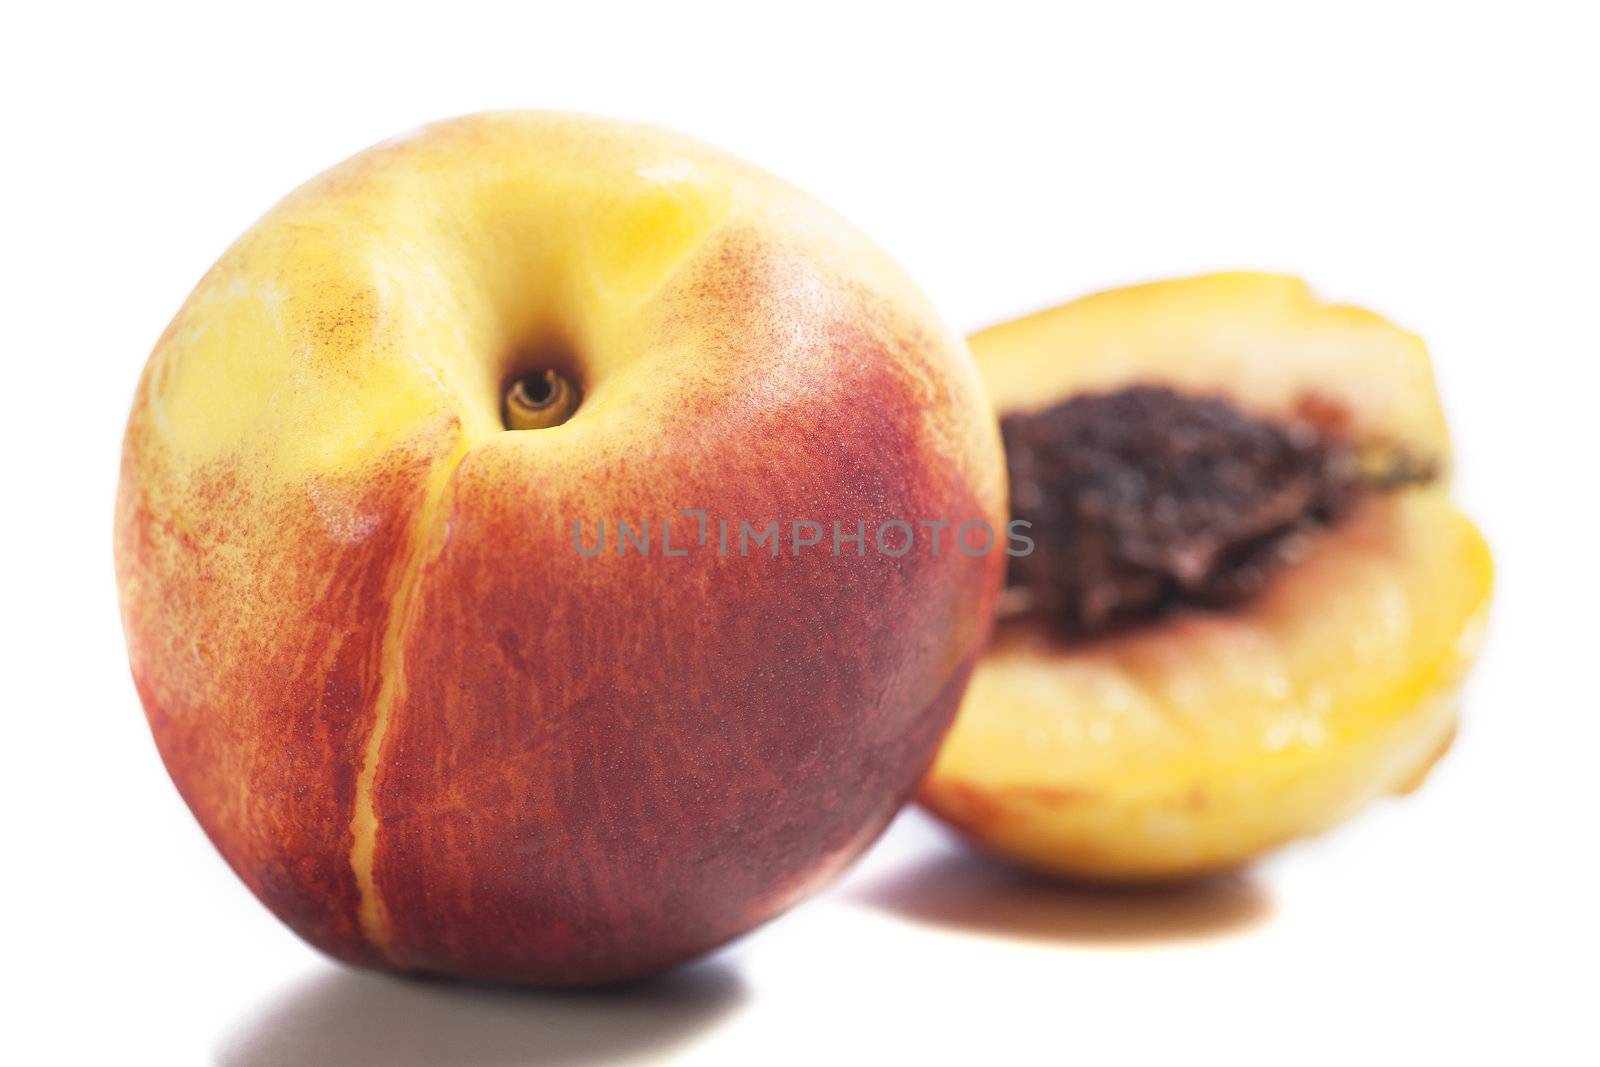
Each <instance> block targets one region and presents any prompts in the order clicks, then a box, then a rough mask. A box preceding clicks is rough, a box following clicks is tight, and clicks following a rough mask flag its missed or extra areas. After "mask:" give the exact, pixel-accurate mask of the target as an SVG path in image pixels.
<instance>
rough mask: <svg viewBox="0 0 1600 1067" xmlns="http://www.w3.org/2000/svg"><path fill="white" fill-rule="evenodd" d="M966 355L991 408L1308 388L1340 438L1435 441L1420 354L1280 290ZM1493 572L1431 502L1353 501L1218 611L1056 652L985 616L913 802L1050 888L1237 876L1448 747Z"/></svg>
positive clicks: (1175, 296)
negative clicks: (1332, 411) (1242, 599)
mask: <svg viewBox="0 0 1600 1067" xmlns="http://www.w3.org/2000/svg"><path fill="white" fill-rule="evenodd" d="M1186 324H1188V327H1189V328H1188V329H1186ZM1191 333H1192V334H1193V335H1194V336H1195V337H1196V338H1198V339H1200V340H1199V343H1198V344H1197V345H1196V346H1195V347H1194V348H1192V349H1191V348H1186V347H1185V345H1184V338H1185V336H1186V335H1188V334H1191ZM1224 342H1226V343H1224ZM973 347H974V351H975V353H976V354H977V356H978V359H979V364H980V368H981V369H982V370H983V372H984V373H985V376H986V380H987V381H988V382H989V384H990V386H991V389H992V391H993V392H994V393H995V395H996V398H997V401H998V403H999V405H1000V406H1001V410H1002V411H1005V410H1016V409H1018V408H1039V407H1045V406H1048V405H1049V404H1052V403H1054V402H1056V401H1057V400H1059V399H1062V398H1063V397H1064V396H1066V395H1069V394H1071V393H1074V392H1079V391H1083V390H1088V389H1094V388H1116V387H1118V386H1121V385H1127V384H1130V383H1132V382H1163V383H1166V384H1174V385H1180V386H1182V387H1185V388H1189V389H1191V390H1196V391H1203V392H1214V393H1222V394H1224V395H1228V396H1230V397H1231V398H1234V399H1235V400H1237V401H1238V402H1239V403H1240V404H1241V405H1242V406H1244V407H1246V408H1247V409H1249V410H1253V411H1258V412H1269V413H1270V412H1273V411H1279V410H1285V409H1287V408H1290V407H1292V406H1293V405H1294V404H1295V403H1296V402H1297V400H1298V398H1299V396H1300V395H1301V394H1303V393H1305V392H1307V391H1313V392H1315V393H1317V394H1318V395H1319V396H1321V397H1323V398H1325V399H1333V400H1335V401H1338V400H1340V399H1342V400H1344V401H1345V402H1348V403H1349V404H1351V405H1352V415H1353V421H1352V425H1353V426H1354V427H1355V428H1356V429H1355V432H1356V433H1357V434H1358V435H1359V434H1361V433H1363V432H1365V433H1367V434H1373V435H1379V434H1381V435H1384V436H1392V437H1393V438H1394V439H1396V440H1400V441H1402V442H1404V443H1405V444H1406V445H1407V446H1409V447H1412V448H1415V449H1417V450H1419V451H1423V452H1426V453H1428V454H1431V455H1438V456H1440V457H1441V458H1442V455H1443V453H1444V451H1445V449H1446V447H1447V441H1446V438H1445V432H1444V426H1443V421H1442V419H1441V418H1440V416H1439V408H1438V403H1437V400H1436V398H1435V396H1434V393H1433V389H1432V384H1431V374H1430V372H1429V370H1428V364H1427V356H1426V352H1425V350H1424V349H1423V348H1422V347H1421V344H1420V342H1418V341H1417V340H1416V338H1414V337H1412V336H1411V335H1409V334H1405V333H1403V332H1402V331H1399V330H1397V329H1395V328H1393V327H1389V326H1387V325H1386V324H1384V323H1383V322H1382V320H1380V319H1376V317H1374V316H1370V315H1367V314H1366V313H1363V312H1357V311H1354V310H1353V309H1348V308H1339V307H1327V306H1324V305H1320V304H1317V303H1316V302H1315V300H1314V298H1312V297H1311V296H1310V294H1309V292H1308V291H1307V290H1306V289H1305V287H1304V286H1303V285H1301V284H1300V283H1298V282H1295V281H1293V280H1292V279H1282V278H1275V277H1271V276H1263V275H1222V276H1214V277H1210V278H1201V279H1195V280H1193V281H1190V282H1177V283H1163V284H1161V285H1155V286H1144V287H1140V288H1139V289H1135V290H1124V291H1121V292H1118V293H1111V294H1105V295H1102V296H1100V297H1094V298H1090V299H1089V300H1086V301H1082V302H1080V303H1079V304H1073V305H1067V306H1066V307H1065V308H1060V309H1056V310H1055V311H1053V312H1046V313H1044V314H1043V315H1040V316H1035V317H1033V318H1032V319H1025V320H1022V321H1020V322H1018V323H1012V324H1008V325H1006V326H1002V327H998V328H997V329H995V330H992V331H988V332H986V333H984V334H980V335H978V336H977V337H975V338H974V339H973ZM1190 352H1193V353H1195V355H1194V357H1193V358H1190V356H1189V353H1190ZM1275 353H1276V355H1275ZM1030 367H1033V368H1037V373H1036V374H1035V375H1034V376H1033V378H1032V384H1031V385H1030V384H1029V368H1030ZM1358 372H1359V373H1361V374H1364V375H1366V377H1365V378H1364V379H1363V380H1360V381H1354V382H1352V381H1346V380H1345V377H1343V376H1344V375H1351V374H1356V373H1358ZM1324 374H1327V375H1332V376H1331V377H1329V378H1327V379H1324V378H1322V377H1319V375H1324ZM1274 376H1276V377H1274ZM1380 399H1381V401H1382V402H1381V403H1380V402H1378V401H1379V400H1380ZM1364 402H1365V406H1361V405H1362V404H1363V403H1364ZM1491 575H1492V566H1491V561H1490V557H1489V553H1488V549H1487V547H1486V546H1485V544H1484V542H1483V540H1482V538H1481V537H1480V536H1479V535H1478V533H1477V531H1476V529H1475V528H1474V527H1473V525H1472V524H1471V522H1470V521H1468V520H1467V519H1466V518H1465V517H1463V516H1462V515H1460V514H1459V513H1458V512H1457V511H1456V510H1455V509H1454V508H1453V507H1452V505H1451V504H1450V502H1449V499H1448V497H1447V495H1446V489H1445V487H1444V486H1443V485H1442V484H1437V485H1434V486H1430V487H1428V488H1425V489H1417V490H1411V491H1407V492H1404V493H1401V494H1398V495H1395V496H1391V497H1378V498H1373V499H1370V500H1368V501H1366V502H1365V503H1364V504H1363V505H1362V506H1361V507H1360V508H1359V509H1358V511H1357V512H1356V513H1355V514H1354V515H1352V516H1351V517H1350V518H1348V519H1346V520H1345V521H1344V522H1343V523H1342V524H1341V525H1340V526H1339V527H1337V528H1336V529H1335V530H1333V531H1330V532H1328V533H1325V534H1323V535H1320V536H1319V537H1317V538H1316V539H1315V540H1314V541H1313V543H1312V545H1311V547H1310V550H1309V551H1308V553H1307V555H1306V556H1305V558H1303V559H1301V560H1300V561H1298V562H1296V563H1295V564H1294V565H1293V566H1292V567H1291V568H1289V569H1288V570H1286V571H1285V572H1284V573H1282V574H1281V575H1279V576H1278V577H1277V578H1276V579H1275V580H1274V582H1273V583H1272V585H1271V586H1270V587H1269V589H1268V590H1267V591H1266V593H1265V594H1264V595H1263V596H1261V597H1260V598H1258V599H1257V600H1255V601H1253V602H1251V603H1250V604H1248V605H1247V606H1245V607H1243V608H1241V609H1238V610H1234V611H1229V612H1192V613H1186V614H1181V615H1177V616H1174V617H1171V618H1168V619H1165V620H1161V621H1159V622H1155V623H1150V624H1146V625H1144V626H1142V627H1138V628H1136V629H1134V630H1131V631H1128V632H1125V633H1119V634H1116V635H1112V636H1107V637H1102V638H1099V639H1096V640H1092V641H1087V642H1079V643H1075V644H1071V643H1067V642H1065V641H1064V640H1063V639H1062V638H1061V637H1059V636H1058V635H1054V634H1052V632H1050V631H1049V630H1048V629H1046V628H1045V627H1043V626H1041V625H1040V624H1038V623H1037V622H1029V621H1022V620H1011V621H1008V622H1004V623H1002V625H1001V627H1000V629H999V631H998V633H997V636H996V640H995V643H994V646H993V648H992V649H991V651H990V653H989V654H988V656H987V657H986V658H985V660H984V661H983V663H982V664H981V665H980V666H979V668H978V671H977V674H976V675H975V677H974V680H973V683H972V686H971V688H970V690H969V691H968V694H967V697H966V699H965V702H964V704H963V707H962V711H961V714H960V716H959V717H958V719H957V723H956V726H955V728H954V729H953V731H952V733H951V735H950V737H949V738H948V739H947V740H946V742H945V746H944V748H943V750H942V751H941V753H940V756H939V758H938V760H937V762H936V764H935V766H934V768H933V770H932V772H931V773H930V775H929V777H928V778H927V780H926V782H925V783H924V786H923V790H922V794H921V796H922V800H923V801H924V803H926V804H927V805H928V806H929V807H930V808H931V809H932V810H934V811H935V812H936V813H937V814H939V815H940V816H942V817H944V818H945V819H946V820H948V821H949V822H951V823H953V824H954V825H956V826H957V827H959V828H961V829H962V830H964V831H966V832H967V833H969V834H970V835H971V836H972V837H973V838H974V839H976V840H977V841H978V842H979V843H981V844H982V845H984V846H986V847H988V848H990V849H992V850H994V851H996V852H999V853H1001V854H1003V855H1006V856H1009V857H1012V858H1014V859H1017V860H1020V861H1022V862H1025V863H1028V864H1030V865H1033V866H1037V867H1040V868H1043V869H1046V870H1049V871H1053V872H1057V873H1062V874H1066V875H1072V876H1079V877H1088V878H1096V879H1109V880H1150V879H1161V878H1172V877H1181V876H1186V875H1191V874H1198V873H1203V872H1206V871H1209V870H1214V869H1218V868H1223V867H1227V866H1231V865H1234V864H1237V863H1239V862H1241V861H1243V860H1246V859H1248V858H1249V857H1251V856H1253V855H1255V854H1257V853H1259V852H1261V851H1262V850H1264V849H1267V848H1270V847H1272V846H1274V845H1277V844H1280V843H1282V842H1284V841H1287V840H1290V839H1292V838H1294V837H1297V836H1301V835H1304V834H1308V833H1313V832H1316V831H1318V830H1321V829H1324V828H1326V827H1328V826H1330V825H1332V824H1333V823H1335V822H1338V821H1339V820H1341V819H1343V818H1345V817H1347V816H1348V815H1350V814H1351V813H1352V812H1354V811H1355V810H1356V809H1357V808H1359V807H1360V806H1361V805H1363V804H1364V803H1366V802H1367V801H1369V800H1371V799H1372V798H1373V797H1375V796H1378V795H1381V794H1383V793H1385V792H1390V791H1396V790H1402V789H1405V788H1409V787H1411V786H1413V785H1415V784H1416V783H1417V781H1418V780H1419V779H1420V777H1421V776H1422V775H1423V774H1425V773H1426V770H1427V767H1428V766H1429V765H1431V763H1432V761H1433V760H1434V759H1435V758H1436V757H1437V756H1438V755H1439V753H1440V752H1441V751H1442V750H1443V748H1444V747H1445V746H1447V745H1448V743H1449V739H1450V737H1451V735H1452V733H1453V731H1454V727H1455V704H1454V694H1455V690H1456V688H1457V687H1458V685H1459V682H1460V679H1461V677H1462V674H1463V672H1464V668H1465V666H1466V665H1467V663H1468V662H1469V661H1470V658H1471V654H1472V650H1473V648H1474V646H1475V644H1476V642H1477V639H1478V635H1479V633H1480V631H1481V628H1482V623H1483V621H1484V618H1485V615H1486V612H1487V607H1488V602H1489V594H1490V586H1491Z"/></svg>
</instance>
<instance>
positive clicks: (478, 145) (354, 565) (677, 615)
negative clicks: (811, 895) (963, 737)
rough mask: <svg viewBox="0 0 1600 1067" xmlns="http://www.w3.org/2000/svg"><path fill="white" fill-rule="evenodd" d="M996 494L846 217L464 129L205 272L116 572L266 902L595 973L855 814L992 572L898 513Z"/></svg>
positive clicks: (365, 164)
mask: <svg viewBox="0 0 1600 1067" xmlns="http://www.w3.org/2000/svg"><path fill="white" fill-rule="evenodd" d="M1004 496H1005V491H1004V464H1003V462H1002V459H1001V453H1000V445H999V438H998V433H997V430H996V427H995V425H994V421H993V417H992V416H991V415H990V414H989V412H988V409H987V407H986V405H985V402H984V401H983V400H982V399H981V393H980V385H979V383H978V380H977V377H976V373H975V371H974V369H973V368H972V366H971V363H970V360H969V357H968V355H967V352H966V349H965V346H964V344H963V343H962V341H961V340H960V339H959V338H957V337H954V336H952V335H951V334H949V333H948V332H947V331H946V329H945V327H944V326H943V325H941V323H940V321H939V319H938V317H937V316H936V315H935V314H934V313H933V312H932V310H930V308H929V306H928V305H927V303H926V302H925V300H924V298H923V297H922V296H921V295H920V294H919V293H918V291H917V290H916V289H915V287H914V286H913V285H912V284H911V283H910V282H909V281H908V280H907V279H906V278H905V276H904V275H903V274H902V273H901V271H900V270H899V269H898V268H897V267H896V266H894V265H893V264H892V263H891V262H890V261H889V260H888V259H887V258H886V257H885V255H884V254H883V253H882V252H880V251H878V250H877V249H875V248H874V247H873V246H872V245H871V244H870V243H869V242H867V241H866V240H865V239H864V238H862V237H861V236H860V235H859V234H858V233H857V232H856V231H855V230H854V229H852V228H850V227H849V226H848V225H846V224H845V223H843V222H842V221H840V220H839V219H838V218H837V217H836V216H834V215H833V214H831V213H830V212H829V211H827V210H826V209H824V208H822V207H821V206H819V205H818V204H816V203H815V202H813V201H812V200H810V199H808V198H807V197H805V196H803V195H802V194H800V193H798V192H796V191H795V190H794V189H792V188H790V187H789V186H787V185H784V184H782V183H781V182H779V181H777V180H776V179H774V178H772V177H770V176H768V175H766V174H764V173H762V172H760V171H757V170H756V169H754V168H752V167H750V166H747V165H745V164H742V163H740V162H738V161H736V160H733V159H731V158H729V157H727V156H724V155H721V154H719V153H717V152H715V151H712V150H710V149H708V148H705V147H703V146H701V145H699V144H696V143H693V142H690V141H688V140H685V139H683V138H680V137H677V136H673V135H669V134H665V133H661V132H658V131H654V130H650V129H644V128H639V127H634V126H628V125H621V124H613V123H609V122H603V121H598V120H593V119H586V118H578V117H566V116H556V115H541V114H498V115H485V116H478V117H472V118H467V119H461V120H456V121H451V122H446V123H443V124H440V125H436V126H433V127H429V128H427V129H424V130H422V131H420V132H418V133H416V134H413V135H410V136H407V137H404V138H401V139H398V140H395V141H391V142H388V143H386V144H383V145H380V146H378V147H376V148H374V149H372V150H370V151H368V152H365V153H363V154H361V155H359V156H357V157H355V158H353V159H351V160H350V161H348V162H346V163H344V164H342V165H340V166H338V167H336V168H334V169H333V170H331V171H329V172H328V173H326V174H324V175H322V176H321V177H319V178H316V179H315V180H313V181H312V182H310V183H309V184H308V185H306V186H304V187H303V188H301V189H300V190H298V191H297V192H295V193H293V194H292V195H290V196H289V197H288V198H287V199H286V200H284V201H283V202H282V203H280V204H279V205H278V206H277V207H275V208H274V209H273V210H272V211H271V212H270V213H269V214H267V215H266V216H265V217H264V218H263V219H262V220H261V221H259V222H258V223H257V224H256V225H255V226H254V228H252V229H251V230H250V231H249V232H248V233H246V234H245V235H244V236H243V237H242V238H241V239H240V240H239V241H238V242H237V243H236V244H235V245H234V246H233V247H232V248H231V249H229V250H228V251H227V253H226V254H225V255H224V256H223V257H222V259H221V260H220V261H219V262H218V263H217V264H216V265H215V266H214V267H213V268H212V269H211V271H210V272H209V273H208V274H207V275H206V276H205V278H204V279H203V280H202V281H201V282H200V284H199V286H198V288H197V289H196V290H195V291H194V293H193V294H192V295H191V296H190V297H189V299H188V301H187V302H186V303H185V304H184V306H183V308H182V310H180V311H179V313H178V315H177V317H176V319H175V320H174V321H173V322H172V324H171V326H170V327H169V328H168V329H167V331H166V333H165V335H164V336H163V337H162V338H161V339H160V342H159V343H158V344H157V346H156V349H155V351H154V353H153V355H152V356H151V358H150V361H149V365H148V367H147V369H146V371H145V374H144V376H143V379H142V380H141V382H140V384H139V388H138V393H137V397H136V399H135V402H134V406H133V413H132V417H131V419H130V421H129V424H128V430H127V436H126V442H125V448H124V454H123V466H122V477H121V487H120V492H119V497H118V503H117V513H116V559H117V574H118V581H119V587H120V593H121V603H122V611H123V619H124V624H125V627H126V632H127V637H128V648H129V654H130V660H131V663H132V669H133V676H134V680H135V683H136V685H137V688H138V692H139V695H140V697H141V699H142V701H143V703H144V706H145V710H146V712H147V714H148V717H149V721H150V725H151V727H152V729H153V731H154V734H155V739H156V743H157V745H158V747H159V749H160V752H161V755H162V757H163V759H164V760H165V762H166V765H167V768H168V770H169V771H170V773H171V775H172V778H173V780H174V782H176V784H177V786H178V789H179V790H180V791H181V793H182V794H183V797H184V799H185V800H186V801H187V802H188V804H189V806H190V808H191V809H192V810H193V811H194V813H195V815H196V816H197V817H198V819H199V821H200V823H201V825H202V826H203V827H204V829H205V831H206V833H207V834H208V835H209V836H210V838H211V840H212V841H213V842H214V843H215V844H216V846H217V848H218V849H220V850H221V853H222V855H223V856H224V857H225V858H226V859H227V861H228V863H229V864H231V865H232V867H233V868H234V870H236V871H237V872H238V873H239V875H240V877H241V878H243V880H244V881H245V883H246V884H247V885H248V886H249V887H250V888H251V889H252V890H253V891H254V892H255V893H256V895H257V896H259V897H260V898H261V900H262V901H264V902H265V903H266V905H267V906H268V907H269V908H270V909H271V910H272V911H273V912H275V913H276V914H277V915H278V916H279V917H280V918H281V919H283V921H284V922H286V923H287V924H288V925H289V926H291V927H292V928H293V929H294V930H295V931H296V932H298V933H299V934H300V935H301V936H303V937H304V938H306V939H307V940H308V941H310V942H311V943H312V944H314V945H316V946H317V947H319V948H321V949H322V950H324V951H326V952H328V953H330V954H332V955H334V956H336V957H338V958H340V959H342V960H347V961H350V962H353V963H357V964H364V965H372V966H378V967H388V968H394V969H400V970H406V971H418V972H440V973H449V974H456V975H465V976H471V977H475V978H485V979H500V980H514V981H527V982H535V983H550V984H575V983H595V982H603V981H608V980H617V979H625V978H629V977H632V976H637V975H643V974H646V973H649V972H653V971H657V970H660V969H662V968H665V967H668V966H670V965H672V964H674V963H677V962H679V961H681V960H685V959H687V958H690V957H692V956H695V955H696V954H699V953H703V952H705V951H706V950H708V949H710V948H712V947H714V946H716V945H718V944H720V943H722V942H724V941H726V940H728V939H729V938H731V937H734V936H735V935H737V934H739V933H741V932H743V931H745V930H748V929H749V928H751V927H752V926H754V925H756V924H757V923H760V922H762V921H763V920H765V919H767V918H768V917H770V916H772V915H774V914H776V913H777V912H779V911H781V910H783V909H784V908H786V907H787V906H789V905H790V904H792V903H794V902H795V901H797V900H798V899H800V898H801V897H802V896H804V895H805V894H806V893H808V892H809V891H811V890H812V889H814V888H815V887H816V886H817V885H818V884H819V883H820V882H822V881H824V880H825V879H827V878H828V877H829V876H830V875H832V874H833V873H834V872H836V871H838V870H839V869H840V867H841V866H842V865H843V864H845V863H846V862H847V861H848V860H849V859H850V858H851V857H852V856H854V855H855V854H856V853H857V852H858V851H859V850H860V849H862V848H863V847H864V845H865V844H866V843H867V842H868V841H869V840H870V839H871V838H872V837H873V836H874V835H875V834H876V833H877V832H878V831H879V830H880V829H881V828H882V827H883V826H884V825H885V823H886V822H887V820H888V819H889V817H890V815H891V814H892V813H893V812H894V811H895V809H896V808H897V807H898V806H899V805H900V804H901V803H902V802H903V800H904V799H905V798H906V796H907V795H908V793H909V792H910V791H911V790H912V788H913V787H914V786H915V784H916V781H917V779H918V777H919V776H920V775H921V774H922V772H923V771H924V770H925V768H926V766H927V765H928V763H929V761H930V759H931V757H932V754H933V752H934V750H935V747H936V745H937V742H938V741H939V739H940V737H941V736H942V734H943V733H944V731H945V728H946V726H947V724H948V722H949V720H950V719H951V717H952V715H953V714H954V711H955V708H956V705H957V701H958V699H959V697H960V695H961V692H962V690H963V688H964V686H965V685H966V682H967V678H968V674H969V672H970V670H971V669H972V667H973V664H974V662H975V660H976V657H977V655H978V653H979V650H980V648H981V646H982V645H983V643H984V641H985V639H986V637H987V632H988V628H989V625H990V623H989V620H990V618H991V616H992V605H993V603H994V601H995V599H996V597H997V595H998V589H999V585H1000V579H1001V573H1002V570H1003V556H1002V554H1001V553H1000V552H999V551H998V549H997V550H995V551H989V552H976V551H971V550H970V545H971V544H972V543H976V542H979V541H981V537H979V536H977V535H972V536H971V537H969V539H968V546H965V547H962V548H960V549H958V548H956V547H954V546H953V545H952V543H951V542H950V541H949V540H948V539H947V541H946V543H945V545H944V546H943V550H942V551H935V550H933V549H932V547H931V546H930V544H929V543H928V542H929V538H928V532H929V530H932V531H933V532H934V533H935V534H937V533H938V532H939V530H940V529H942V527H941V526H937V525H932V524H939V523H946V522H948V523H951V524H952V526H951V532H952V533H953V532H954V531H955V530H956V529H957V528H959V527H960V526H961V525H963V524H971V523H980V524H983V525H986V526H989V527H991V528H998V527H999V526H1000V525H1001V523H1002V522H1003V520H1004V503H1005V501H1004ZM908 535H911V537H914V538H915V541H916V544H915V546H914V547H913V546H912V545H911V544H910V540H911V537H908Z"/></svg>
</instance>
